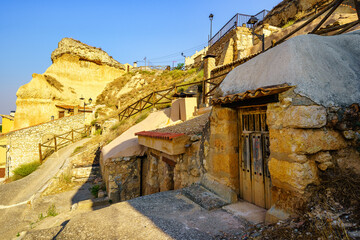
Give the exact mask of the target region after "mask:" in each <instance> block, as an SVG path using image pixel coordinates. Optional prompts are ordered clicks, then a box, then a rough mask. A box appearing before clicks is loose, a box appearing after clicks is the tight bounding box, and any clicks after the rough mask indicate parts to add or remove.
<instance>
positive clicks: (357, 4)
mask: <svg viewBox="0 0 360 240" xmlns="http://www.w3.org/2000/svg"><path fill="white" fill-rule="evenodd" d="M354 4H355V9H356V13H357V15H358V20H360V1H358V0H354Z"/></svg>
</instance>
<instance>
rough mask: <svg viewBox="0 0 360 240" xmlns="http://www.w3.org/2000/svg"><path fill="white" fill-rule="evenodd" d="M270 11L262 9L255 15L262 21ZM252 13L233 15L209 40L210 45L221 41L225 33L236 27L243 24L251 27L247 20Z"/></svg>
mask: <svg viewBox="0 0 360 240" xmlns="http://www.w3.org/2000/svg"><path fill="white" fill-rule="evenodd" d="M268 13H269V11H268V10H265V9H264V10H262V11H260V12H259V13H257V14H256V15H254V16H255V17H256V18H257V19H259V22H260V21H262V20H263V19H264V18H265V16H266V15H267V14H268ZM250 17H251V15H246V14H241V13H237V14H235V16H234V17H232V18H231V19H230V20H229V21H228V22H227V23H226V24H225V25H224V26H223V27H222V28H221V29H220V30H219V31H218V32H217V33H216V34H215V35H214V36H213V37H212V38H211V39H210V40H209V47H210V46H212V45H213V44H214V43H216V42H217V41H219V40H220V39H221V38H222V37H223V36H224V35H225V34H227V33H228V32H229V31H231V30H232V29H234V28H236V27H241V26H242V25H243V24H246V26H247V27H250V26H249V25H248V24H247V22H248V21H249V19H250Z"/></svg>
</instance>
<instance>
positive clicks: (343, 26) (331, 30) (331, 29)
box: [315, 20, 359, 35]
mask: <svg viewBox="0 0 360 240" xmlns="http://www.w3.org/2000/svg"><path fill="white" fill-rule="evenodd" d="M354 22H356V23H358V22H359V20H357V21H354ZM354 22H350V23H346V24H343V25H338V26H334V27H328V28H323V29H320V30H317V31H316V32H315V34H318V35H321V34H324V33H329V32H333V31H336V30H339V29H342V28H345V27H347V26H349V25H350V24H353V23H354Z"/></svg>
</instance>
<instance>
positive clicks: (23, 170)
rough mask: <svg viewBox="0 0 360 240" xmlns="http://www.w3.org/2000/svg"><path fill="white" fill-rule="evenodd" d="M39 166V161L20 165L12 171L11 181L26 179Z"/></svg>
mask: <svg viewBox="0 0 360 240" xmlns="http://www.w3.org/2000/svg"><path fill="white" fill-rule="evenodd" d="M40 165H41V164H40V162H39V161H33V162H31V163H25V164H21V165H20V166H19V167H17V168H15V169H14V171H13V173H14V175H13V180H18V179H21V178H23V177H26V176H27V175H29V174H30V173H32V172H34V171H35V170H36V169H37V168H38V167H39V166H40Z"/></svg>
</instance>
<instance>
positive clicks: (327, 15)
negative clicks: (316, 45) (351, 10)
mask: <svg viewBox="0 0 360 240" xmlns="http://www.w3.org/2000/svg"><path fill="white" fill-rule="evenodd" d="M343 1H344V0H337V1H336V2H335V4H334V6H333V7H332V9H331V10H330V11H329V12H328V13H327V14H326V16H325V17H324V18H323V19H322V20H321V21H320V22H319V23H318V25H316V27H315V28H314V29H313V30H312V31H311V32H310V34H314V33H315V32H316V30H318V29H319V27H321V25H323V23H324V22H325V21H326V20H327V19H328V18H329V17H330V15H331V14H332V13H333V12H334V11H335V10H336V9H337V8H338V7H339V6H340V4H341V3H342V2H343Z"/></svg>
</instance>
